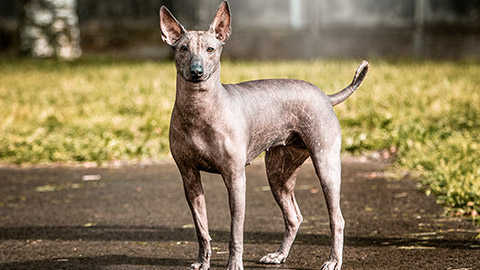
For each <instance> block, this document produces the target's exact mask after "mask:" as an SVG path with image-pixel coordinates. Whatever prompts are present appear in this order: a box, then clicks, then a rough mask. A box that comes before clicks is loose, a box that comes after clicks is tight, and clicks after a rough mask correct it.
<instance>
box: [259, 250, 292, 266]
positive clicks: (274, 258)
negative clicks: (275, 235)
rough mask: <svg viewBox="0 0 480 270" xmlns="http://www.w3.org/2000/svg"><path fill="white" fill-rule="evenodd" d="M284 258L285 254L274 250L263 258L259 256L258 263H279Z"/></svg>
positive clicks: (285, 257) (282, 261)
mask: <svg viewBox="0 0 480 270" xmlns="http://www.w3.org/2000/svg"><path fill="white" fill-rule="evenodd" d="M286 259H287V256H285V255H284V254H283V253H280V252H275V253H269V254H267V255H266V256H264V257H263V258H261V259H260V263H265V264H281V263H284V262H285V260H286Z"/></svg>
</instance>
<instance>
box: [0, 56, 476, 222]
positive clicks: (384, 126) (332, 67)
mask: <svg viewBox="0 0 480 270" xmlns="http://www.w3.org/2000/svg"><path fill="white" fill-rule="evenodd" d="M358 64H360V61H352V60H342V61H333V60H327V61H293V62H229V61H224V62H223V63H222V80H223V82H224V83H234V82H239V81H244V80H251V79H260V78H297V79H303V80H307V81H310V82H312V83H314V84H316V85H318V86H319V87H320V88H322V89H324V90H325V91H326V92H327V93H333V92H336V91H338V90H339V89H342V88H343V87H344V86H346V85H347V84H348V83H349V82H350V81H351V79H352V77H353V73H354V71H355V69H356V67H357V66H358ZM479 86H480V62H474V61H471V62H449V61H413V60H404V61H372V62H371V69H370V72H369V74H368V75H367V78H366V80H365V82H364V85H363V86H362V87H361V88H360V89H359V90H358V92H357V93H356V94H355V95H354V96H352V97H351V98H350V99H349V100H348V101H347V102H345V103H343V104H341V105H338V106H337V107H335V108H336V111H337V114H338V116H339V119H340V122H341V125H342V131H343V141H344V142H343V148H344V150H346V151H349V152H353V153H361V152H364V151H369V150H379V149H389V148H391V147H395V148H396V149H397V152H396V153H397V159H396V163H395V164H396V166H397V167H399V168H405V169H408V170H410V171H411V172H414V173H416V174H417V175H419V179H421V181H422V183H423V184H426V185H428V187H429V189H428V190H427V192H432V193H434V194H436V195H437V198H438V199H439V200H440V201H441V202H442V203H444V204H446V205H448V206H450V207H452V208H454V209H463V210H465V211H466V213H467V214H468V213H472V210H474V209H476V211H479V212H480V162H479V160H480V142H479V138H480V87H479ZM174 89H175V70H174V64H173V63H172V62H150V61H118V60H112V59H93V58H88V59H81V60H77V61H74V62H59V61H55V60H47V61H35V60H26V59H23V60H19V59H3V60H0V162H2V163H16V164H24V163H33V164H39V163H50V162H82V161H94V162H97V163H103V162H107V161H112V160H141V159H149V158H152V159H164V158H168V152H169V150H168V124H169V117H170V111H171V108H172V105H173V100H174V94H175V93H174Z"/></svg>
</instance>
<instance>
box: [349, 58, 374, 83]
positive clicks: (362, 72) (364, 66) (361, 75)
mask: <svg viewBox="0 0 480 270" xmlns="http://www.w3.org/2000/svg"><path fill="white" fill-rule="evenodd" d="M369 67H370V64H369V63H368V62H367V61H365V60H363V61H362V63H361V64H360V66H358V68H357V71H356V72H355V76H354V77H353V81H352V83H351V85H352V86H355V87H356V88H358V87H359V86H360V84H361V83H362V82H363V79H365V76H367V72H368V68H369Z"/></svg>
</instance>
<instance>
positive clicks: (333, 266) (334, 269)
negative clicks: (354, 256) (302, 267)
mask: <svg viewBox="0 0 480 270" xmlns="http://www.w3.org/2000/svg"><path fill="white" fill-rule="evenodd" d="M340 269H342V264H341V263H338V262H333V261H328V262H325V263H324V264H323V265H322V268H320V270H340Z"/></svg>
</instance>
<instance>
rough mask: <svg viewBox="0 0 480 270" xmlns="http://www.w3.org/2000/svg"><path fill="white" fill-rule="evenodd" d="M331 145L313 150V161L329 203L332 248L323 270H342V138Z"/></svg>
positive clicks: (343, 223)
mask: <svg viewBox="0 0 480 270" xmlns="http://www.w3.org/2000/svg"><path fill="white" fill-rule="evenodd" d="M330 142H331V144H329V145H325V146H323V147H322V148H315V147H314V148H313V149H312V150H311V153H312V161H313V165H314V167H315V171H316V174H317V176H318V178H319V179H320V183H321V185H322V189H323V195H324V196H325V202H326V203H327V210H328V216H329V218H330V231H331V241H332V246H331V250H330V257H329V259H328V261H327V262H325V263H324V264H323V266H322V267H321V270H340V269H341V267H342V253H343V240H344V228H345V221H344V219H343V216H342V211H341V209H340V185H341V160H340V146H341V138H340V136H338V137H336V138H334V139H333V140H332V141H330Z"/></svg>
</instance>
